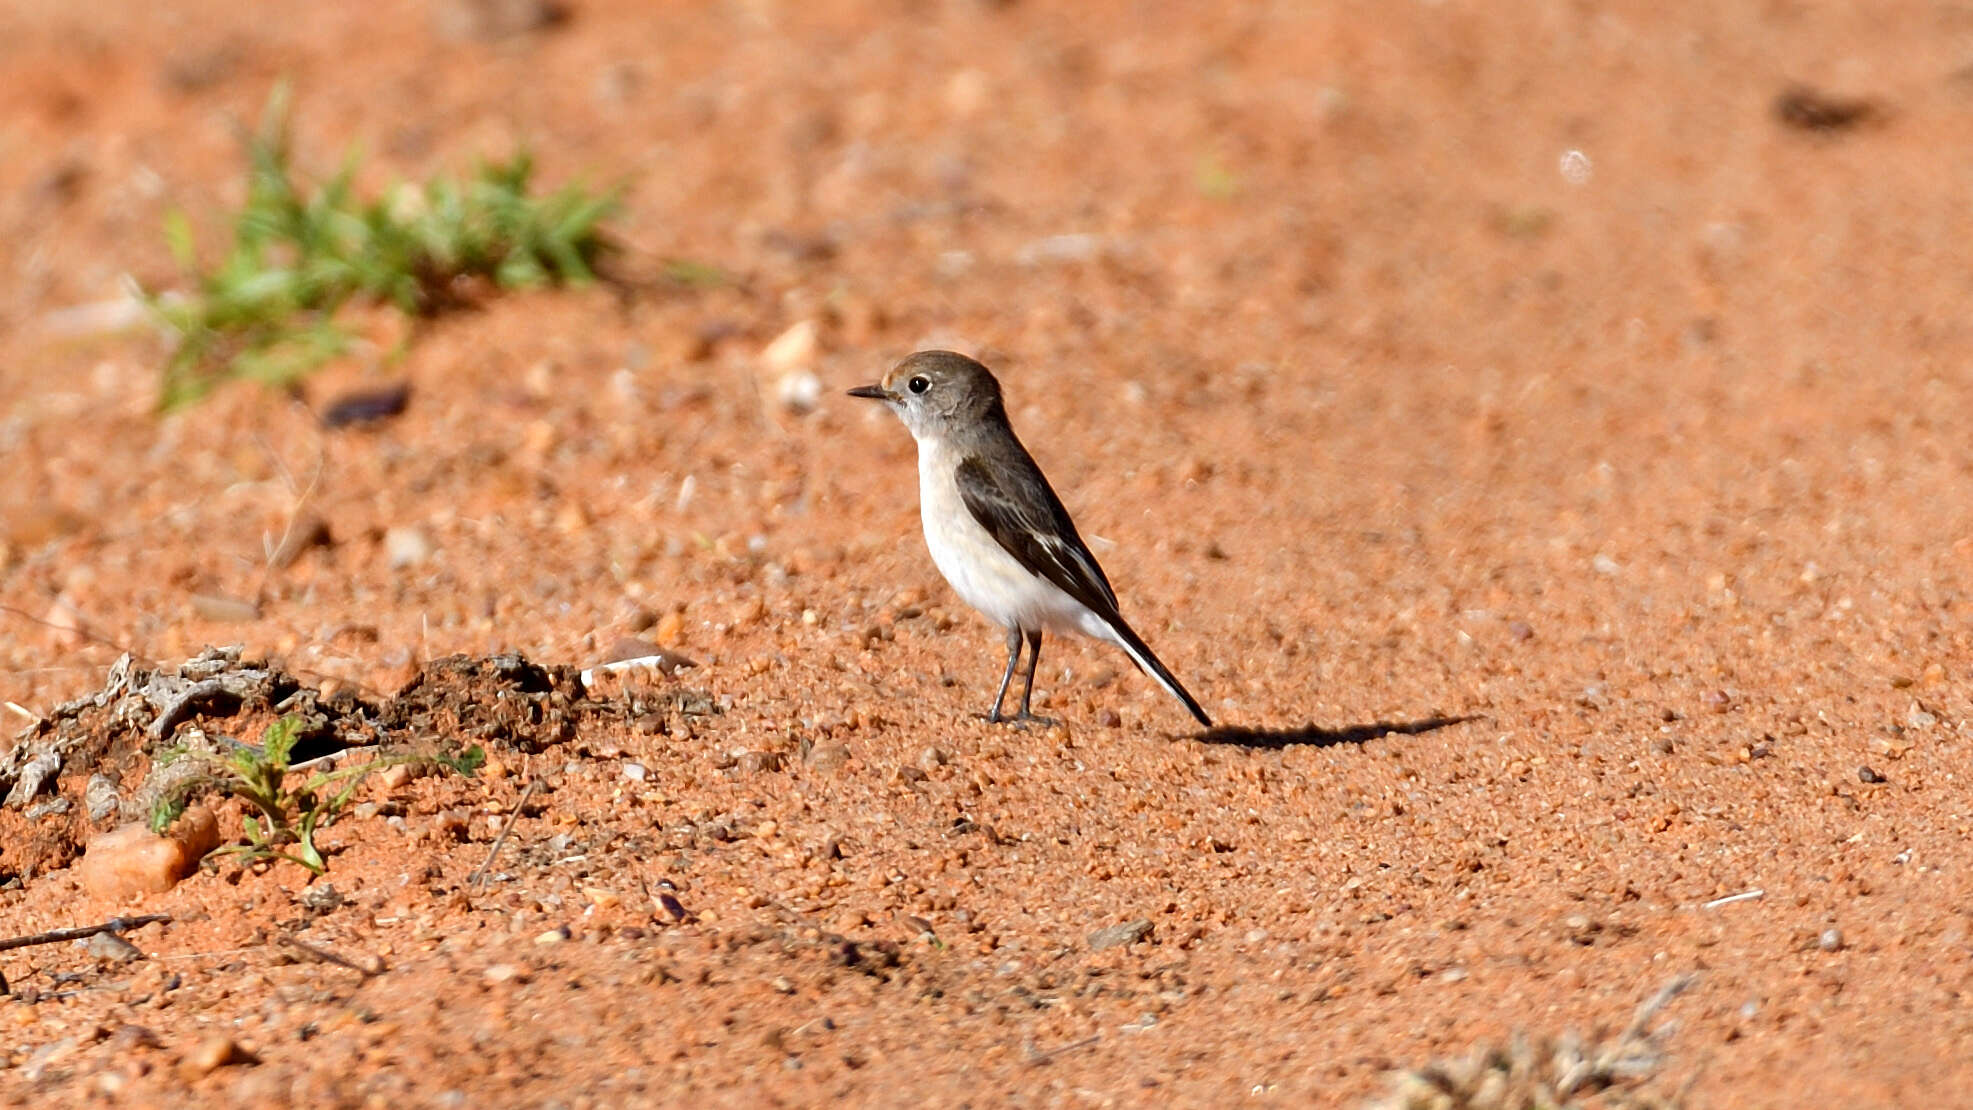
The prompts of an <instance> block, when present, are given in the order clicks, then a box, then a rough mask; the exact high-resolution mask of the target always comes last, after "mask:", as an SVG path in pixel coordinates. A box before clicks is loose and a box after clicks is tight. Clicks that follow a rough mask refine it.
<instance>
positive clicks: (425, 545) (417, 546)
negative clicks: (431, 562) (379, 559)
mask: <svg viewBox="0 0 1973 1110" xmlns="http://www.w3.org/2000/svg"><path fill="white" fill-rule="evenodd" d="M431 557H432V540H431V537H430V536H428V535H426V534H425V530H424V529H423V528H419V527H418V526H416V525H412V524H400V525H398V526H397V527H395V528H392V529H390V530H389V531H387V532H385V533H384V560H385V562H387V563H389V564H390V568H391V569H392V570H402V569H404V568H405V567H415V566H417V565H418V564H419V563H422V562H424V561H425V560H426V559H429V558H431Z"/></svg>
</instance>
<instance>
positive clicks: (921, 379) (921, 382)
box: [904, 374, 932, 393]
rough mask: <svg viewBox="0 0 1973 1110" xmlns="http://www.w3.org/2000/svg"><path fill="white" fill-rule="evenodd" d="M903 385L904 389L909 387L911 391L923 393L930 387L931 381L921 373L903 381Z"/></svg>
mask: <svg viewBox="0 0 1973 1110" xmlns="http://www.w3.org/2000/svg"><path fill="white" fill-rule="evenodd" d="M904 385H905V388H906V389H909V390H910V391H911V392H913V393H923V392H925V391H926V390H928V389H930V388H932V383H931V381H930V380H929V379H927V378H926V377H925V376H924V375H922V374H921V375H919V376H918V377H915V378H913V379H911V380H910V381H908V382H905V383H904Z"/></svg>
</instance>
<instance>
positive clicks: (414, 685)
mask: <svg viewBox="0 0 1973 1110" xmlns="http://www.w3.org/2000/svg"><path fill="white" fill-rule="evenodd" d="M620 711H621V710H620V707H613V705H612V703H609V702H604V701H599V700H595V699H592V698H590V697H589V696H588V695H587V691H586V690H585V689H584V687H583V684H582V677H581V673H580V672H579V671H577V670H576V669H575V668H573V667H562V666H543V665H541V664H539V663H534V662H530V661H529V660H528V659H527V658H526V657H525V656H522V655H520V654H519V653H517V652H506V653H503V654H500V655H493V656H488V657H485V658H475V657H473V656H468V655H448V656H446V657H444V658H442V659H434V660H432V661H431V662H429V663H426V664H424V665H423V666H421V667H420V668H419V669H418V673H417V674H415V675H413V676H412V678H411V681H409V682H407V683H405V684H404V688H403V689H401V690H399V691H398V692H397V696H396V697H394V698H392V699H391V700H390V701H389V702H388V703H387V704H386V705H385V706H384V707H383V709H382V711H381V713H380V714H379V715H378V717H377V724H378V727H380V728H382V729H385V730H387V731H389V732H393V733H407V734H409V735H411V736H412V737H420V736H430V735H437V736H447V737H454V738H457V739H459V740H461V741H464V742H466V743H482V744H493V745H499V746H504V747H509V748H514V749H517V750H519V751H523V752H530V753H532V752H539V751H541V750H543V749H545V748H549V747H552V746H554V745H556V744H560V743H562V742H564V741H566V740H569V739H571V738H573V737H574V736H575V731H576V725H577V724H578V722H580V721H581V720H582V719H583V718H584V717H586V716H591V715H602V716H608V715H611V714H612V713H614V712H620Z"/></svg>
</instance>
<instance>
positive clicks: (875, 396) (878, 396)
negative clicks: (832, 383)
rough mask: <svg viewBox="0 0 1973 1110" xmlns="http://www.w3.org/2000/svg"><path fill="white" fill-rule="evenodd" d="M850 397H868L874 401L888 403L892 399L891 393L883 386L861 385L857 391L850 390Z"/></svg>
mask: <svg viewBox="0 0 1973 1110" xmlns="http://www.w3.org/2000/svg"><path fill="white" fill-rule="evenodd" d="M849 395H850V396H852V397H868V398H869V399H870V400H872V401H888V400H890V399H891V391H890V390H888V389H885V388H884V387H883V386H881V385H859V386H857V387H856V388H855V389H852V390H850V391H849Z"/></svg>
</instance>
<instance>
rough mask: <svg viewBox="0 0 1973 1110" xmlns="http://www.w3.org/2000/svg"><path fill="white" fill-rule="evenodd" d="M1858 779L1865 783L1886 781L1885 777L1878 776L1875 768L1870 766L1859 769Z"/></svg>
mask: <svg viewBox="0 0 1973 1110" xmlns="http://www.w3.org/2000/svg"><path fill="white" fill-rule="evenodd" d="M1857 778H1858V779H1859V780H1861V781H1863V782H1870V783H1877V782H1883V781H1885V779H1884V776H1883V775H1880V774H1878V773H1877V771H1876V770H1875V769H1874V768H1872V767H1870V766H1868V765H1865V766H1862V767H1859V768H1857Z"/></svg>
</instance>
